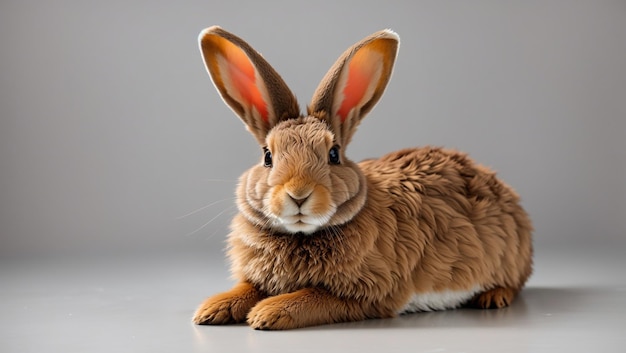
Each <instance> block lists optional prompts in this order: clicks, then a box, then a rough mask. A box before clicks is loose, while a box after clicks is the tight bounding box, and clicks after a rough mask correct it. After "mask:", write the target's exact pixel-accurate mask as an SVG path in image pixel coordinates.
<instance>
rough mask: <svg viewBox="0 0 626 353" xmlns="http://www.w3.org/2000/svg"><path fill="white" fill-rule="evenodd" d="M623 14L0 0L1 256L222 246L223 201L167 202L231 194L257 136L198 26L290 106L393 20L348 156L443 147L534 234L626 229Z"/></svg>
mask: <svg viewBox="0 0 626 353" xmlns="http://www.w3.org/2000/svg"><path fill="white" fill-rule="evenodd" d="M625 15H626V3H625V2H624V1H587V2H578V1H573V2H570V1H565V2H555V1H546V2H544V1H536V2H533V1H530V2H527V1H525V2H458V3H455V2H453V3H450V2H439V1H432V2H393V1H391V2H388V3H386V4H385V5H381V4H380V2H379V1H375V2H372V1H369V2H368V1H364V2H337V3H336V4H335V3H334V2H328V3H320V4H317V3H316V4H313V3H312V2H310V3H304V2H297V1H285V2H273V3H272V2H269V3H268V2H261V1H259V2H254V1H250V2H244V3H238V2H210V1H202V2H170V1H157V2H152V1H131V2H126V1H110V2H109V1H107V2H83V1H76V2H71V1H61V2H45V1H42V2H36V1H35V2H32V1H8V2H7V1H4V2H3V3H2V5H1V11H0V41H1V43H2V52H1V54H0V72H1V73H2V76H1V77H2V85H1V86H0V89H1V92H0V109H1V110H0V114H1V115H0V118H1V120H0V234H1V236H2V238H1V239H2V246H1V248H0V254H2V255H6V254H12V255H15V254H27V253H60V252H63V253H74V252H94V251H96V252H102V251H108V250H112V251H117V250H120V249H126V250H128V249H136V248H146V247H150V248H159V247H163V246H167V247H168V248H169V247H171V246H172V245H173V244H185V245H184V246H192V247H207V248H208V247H213V246H220V247H221V241H222V240H223V238H224V235H225V233H226V231H227V224H228V221H229V218H230V215H231V214H232V212H229V210H227V209H228V207H230V206H232V204H233V202H232V200H225V201H223V202H219V203H217V204H215V205H214V206H211V207H208V208H206V209H204V210H202V211H201V212H198V213H196V214H194V215H192V216H189V217H185V218H182V219H178V218H179V217H180V216H184V215H185V214H187V213H189V212H191V211H193V210H196V209H199V208H200V207H202V206H204V205H208V204H209V203H212V202H215V201H218V200H224V199H226V198H229V197H232V192H233V189H234V186H235V183H236V179H237V177H238V176H239V174H240V173H241V172H242V171H243V170H245V169H246V168H248V167H249V166H250V165H252V164H253V163H256V162H257V161H258V159H259V156H260V152H259V150H258V147H257V146H256V144H255V143H254V140H253V139H252V138H251V137H250V136H249V135H248V133H247V132H246V131H245V130H244V129H243V125H242V124H241V123H240V122H239V120H238V119H237V118H236V117H235V116H234V115H233V114H232V113H231V111H230V110H229V109H228V108H227V107H226V106H225V105H224V104H223V103H222V102H221V100H220V98H219V96H218V94H217V93H216V91H215V90H214V88H213V87H212V85H211V82H210V79H209V77H208V76H207V75H206V73H205V71H204V67H203V63H202V61H201V59H200V54H199V51H198V49H197V41H196V37H197V35H198V33H199V31H200V30H201V29H202V28H205V27H207V26H209V25H213V24H219V25H221V26H222V27H224V28H225V29H227V30H230V31H232V32H234V33H236V34H238V35H240V36H241V37H243V38H245V39H246V40H247V41H248V42H249V43H251V44H252V45H253V46H254V47H255V48H256V49H257V50H259V51H260V52H262V53H263V54H264V56H265V57H266V58H267V59H268V61H269V62H270V63H272V65H273V66H274V67H275V68H276V69H277V70H278V71H279V72H280V73H281V75H282V76H283V78H284V79H285V81H286V82H287V83H288V84H289V85H290V87H291V88H292V90H293V91H294V92H295V94H296V95H297V96H298V97H299V99H300V101H301V105H302V107H303V108H304V106H305V105H306V103H308V100H309V99H310V97H311V95H312V92H313V90H314V89H315V87H316V85H317V83H318V82H319V81H320V79H321V77H322V76H323V75H324V73H325V72H326V70H327V69H328V68H329V67H330V65H331V64H332V63H333V62H334V60H335V59H336V58H337V57H338V56H339V54H341V52H342V51H343V50H344V49H345V48H347V47H348V46H349V45H351V44H352V43H353V42H356V41H357V40H359V39H361V38H362V37H364V36H366V35H368V34H369V33H371V32H374V31H376V30H379V29H381V28H387V27H389V28H392V29H394V30H395V31H397V32H398V33H399V34H400V36H401V40H402V43H401V48H400V53H399V59H398V62H397V66H396V68H395V72H394V77H393V79H392V81H391V82H390V85H389V87H388V90H387V91H386V94H385V96H384V98H383V99H382V100H381V101H380V103H379V105H378V106H377V107H376V109H375V110H374V111H373V112H372V113H371V114H370V115H369V116H368V117H367V119H366V120H364V123H363V124H362V125H361V128H360V130H359V132H358V134H357V135H356V136H355V139H354V141H353V143H352V145H351V146H350V147H349V155H350V156H351V158H353V159H354V160H360V159H362V158H365V157H373V156H380V155H382V154H384V153H386V152H389V151H392V150H395V149H399V148H402V147H408V146H417V145H425V144H434V145H443V146H448V147H455V148H458V149H461V150H463V151H466V152H468V153H470V155H471V156H472V157H473V158H474V159H475V160H477V161H479V162H481V163H483V164H486V165H488V166H491V167H493V168H494V169H496V170H497V171H498V172H499V174H500V176H501V177H502V178H503V179H504V180H506V181H507V182H508V183H509V184H511V185H512V186H513V187H514V188H515V189H516V190H517V191H518V192H519V193H520V194H521V196H522V198H523V203H524V206H525V207H526V208H527V210H528V212H529V213H530V214H531V216H532V218H533V220H534V223H535V226H536V237H535V239H536V245H537V248H538V249H543V248H545V247H557V248H559V247H561V246H562V244H564V243H567V244H576V245H578V246H585V245H588V246H595V245H599V244H624V241H625V238H626V237H625V236H624V235H625V234H626V223H624V222H623V219H624V216H626V138H625V137H626V65H625V64H624V63H625V62H626V40H624V38H625V34H626V21H625V20H624V19H625ZM224 210H227V211H226V212H224V213H223V214H221V215H219V216H218V214H219V213H220V212H222V211H224ZM216 216H217V217H216ZM214 217H216V218H215V220H214V221H213V222H212V223H211V224H210V225H208V226H206V227H205V228H203V229H201V230H199V231H197V232H196V233H193V234H192V235H190V236H187V234H189V233H192V232H194V231H195V230H196V229H198V228H199V227H200V226H202V225H203V224H204V223H205V222H207V221H208V220H210V219H213V218H214ZM190 244H191V245H190Z"/></svg>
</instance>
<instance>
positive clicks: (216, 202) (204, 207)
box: [176, 197, 235, 220]
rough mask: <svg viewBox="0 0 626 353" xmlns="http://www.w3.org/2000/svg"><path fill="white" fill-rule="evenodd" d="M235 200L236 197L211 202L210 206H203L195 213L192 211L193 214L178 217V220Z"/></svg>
mask: <svg viewBox="0 0 626 353" xmlns="http://www.w3.org/2000/svg"><path fill="white" fill-rule="evenodd" d="M234 199H235V198H234V197H229V198H225V199H221V200H217V201H214V202H211V203H210V204H208V205H206V206H202V207H200V208H198V209H197V210H195V211H191V212H189V213H187V214H186V215H184V216H180V217H177V218H176V219H177V220H181V219H183V218H186V217H189V216H191V215H193V214H196V213H198V212H200V211H202V210H204V209H207V208H209V207H211V206H213V205H216V204H218V203H220V202H224V201H230V200H234Z"/></svg>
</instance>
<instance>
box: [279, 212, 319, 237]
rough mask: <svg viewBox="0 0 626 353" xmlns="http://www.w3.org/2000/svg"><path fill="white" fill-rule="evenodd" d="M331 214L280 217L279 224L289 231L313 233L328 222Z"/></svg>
mask: <svg viewBox="0 0 626 353" xmlns="http://www.w3.org/2000/svg"><path fill="white" fill-rule="evenodd" d="M329 219H330V216H308V215H304V214H301V213H299V214H297V215H294V216H287V217H279V218H278V219H277V220H278V221H279V226H280V227H281V228H283V229H284V230H285V231H287V232H289V233H304V234H311V233H314V232H315V231H317V230H319V229H320V228H321V227H323V226H325V225H326V224H327V223H328V220H329Z"/></svg>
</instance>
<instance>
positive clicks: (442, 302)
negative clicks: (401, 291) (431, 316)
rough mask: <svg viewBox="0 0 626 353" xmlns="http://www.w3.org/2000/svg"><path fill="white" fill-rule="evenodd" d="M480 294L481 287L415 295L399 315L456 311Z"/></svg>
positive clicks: (399, 311)
mask: <svg viewBox="0 0 626 353" xmlns="http://www.w3.org/2000/svg"><path fill="white" fill-rule="evenodd" d="M478 292H480V287H478V286H476V287H474V288H472V289H469V290H464V291H451V290H445V291H441V292H430V293H419V294H414V295H413V296H412V297H411V299H409V301H408V302H407V303H406V304H405V305H404V306H403V307H402V309H400V310H398V314H408V313H415V312H420V311H434V310H446V309H454V308H457V307H459V306H460V305H461V304H463V303H465V302H467V301H468V300H469V299H471V298H472V297H473V296H474V295H476V293H478Z"/></svg>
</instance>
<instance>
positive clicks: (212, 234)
mask: <svg viewBox="0 0 626 353" xmlns="http://www.w3.org/2000/svg"><path fill="white" fill-rule="evenodd" d="M224 211H226V210H224ZM235 213H237V210H234V212H231V214H232V215H234V214H235ZM218 216H219V215H218ZM218 230H220V228H215V230H214V231H213V233H211V235H209V236H208V237H206V238H204V240H207V239H210V238H213V237H214V236H215V234H217V231H218Z"/></svg>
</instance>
